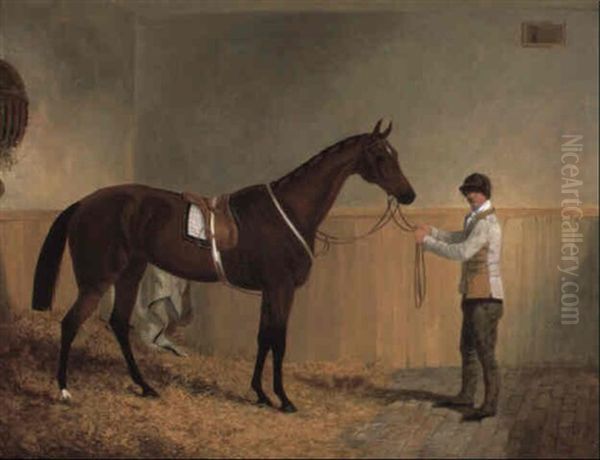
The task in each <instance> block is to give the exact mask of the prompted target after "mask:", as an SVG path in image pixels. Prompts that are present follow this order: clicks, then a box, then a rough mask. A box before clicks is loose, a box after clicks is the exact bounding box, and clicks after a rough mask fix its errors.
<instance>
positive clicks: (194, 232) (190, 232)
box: [185, 204, 208, 240]
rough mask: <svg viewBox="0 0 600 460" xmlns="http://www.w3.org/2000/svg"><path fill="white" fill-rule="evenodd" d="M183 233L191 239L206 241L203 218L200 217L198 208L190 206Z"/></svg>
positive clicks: (200, 212) (193, 205)
mask: <svg viewBox="0 0 600 460" xmlns="http://www.w3.org/2000/svg"><path fill="white" fill-rule="evenodd" d="M185 231H186V235H187V236H191V237H192V238H197V239H201V240H207V239H208V236H207V232H206V222H205V221H204V216H203V215H202V211H200V208H199V207H198V206H196V205H195V204H191V205H190V210H189V212H188V218H187V225H186V230H185Z"/></svg>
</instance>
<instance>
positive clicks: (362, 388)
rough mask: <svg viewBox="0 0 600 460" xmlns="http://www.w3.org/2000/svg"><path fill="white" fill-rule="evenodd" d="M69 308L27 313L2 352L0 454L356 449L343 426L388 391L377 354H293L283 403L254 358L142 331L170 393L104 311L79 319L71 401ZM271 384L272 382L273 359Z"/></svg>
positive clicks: (369, 412)
mask: <svg viewBox="0 0 600 460" xmlns="http://www.w3.org/2000/svg"><path fill="white" fill-rule="evenodd" d="M59 332H60V322H59V317H57V316H56V315H52V314H48V313H37V312H36V313H31V314H26V315H25V316H23V317H21V318H17V319H16V320H15V323H14V328H13V329H12V338H11V346H10V351H9V352H8V353H6V354H4V355H2V356H0V456H3V457H7V456H20V457H22V456H44V457H48V456H55V457H68V456H86V457H89V456H94V457H97V456H102V457H108V456H152V457H157V456H168V457H180V456H181V457H183V456H187V457H189V456H194V457H215V456H218V457H274V456H277V457H282V456H284V457H323V456H327V457H332V456H335V457H338V456H344V457H351V456H354V455H355V454H356V455H358V452H354V450H353V448H352V447H351V446H349V445H347V444H345V443H344V442H343V441H342V439H343V436H342V435H343V433H346V432H348V430H352V427H353V426H357V425H359V424H361V423H364V422H366V421H368V420H370V419H371V418H372V417H374V416H375V415H376V414H377V412H378V411H379V410H380V409H381V408H382V407H383V406H385V405H386V403H389V400H388V398H387V397H386V394H387V390H386V387H385V385H386V382H389V381H390V379H389V378H388V376H387V375H386V373H385V372H384V371H383V370H382V369H381V368H380V367H378V366H374V367H366V366H363V365H361V364H353V363H346V364H337V363H336V364H331V363H305V364H295V363H286V364H285V365H284V378H285V379H284V381H285V384H286V390H287V392H288V395H289V396H290V398H291V399H292V401H294V403H295V404H296V405H297V406H298V408H299V412H298V413H296V414H291V415H288V414H283V413H280V412H279V411H277V410H274V409H270V408H261V407H258V406H256V405H255V404H254V399H255V396H254V393H253V392H252V391H251V390H250V388H249V383H250V378H251V375H252V371H253V363H252V362H249V361H245V360H241V359H224V358H217V357H211V356H201V355H199V354H195V353H192V354H191V356H190V357H188V358H178V357H176V356H174V355H171V354H169V353H161V352H156V351H153V350H151V349H148V348H147V347H145V346H144V345H142V344H140V343H138V342H136V341H135V339H134V334H131V336H132V341H133V347H134V353H135V355H136V358H137V361H138V364H139V365H140V368H141V370H142V374H143V375H144V376H145V377H146V380H147V381H148V382H149V383H150V384H151V385H153V386H154V388H155V389H156V390H157V391H158V392H159V393H160V395H161V396H160V398H159V399H147V398H142V397H140V396H139V390H138V388H137V387H135V386H134V385H133V384H132V382H131V380H130V378H129V374H128V373H127V371H126V367H125V362H124V360H123V358H122V356H121V353H120V350H119V348H118V345H117V342H116V340H115V338H114V336H113V335H112V333H111V332H110V331H109V330H107V329H106V326H105V324H104V323H102V322H101V321H99V320H97V319H90V320H89V321H88V322H87V323H86V324H85V325H84V326H83V328H82V330H81V331H80V333H79V335H78V337H77V339H76V341H75V343H74V346H73V349H72V352H71V359H70V367H69V371H70V373H69V389H70V391H71V393H72V394H73V401H72V402H71V403H70V404H64V403H60V402H59V401H58V390H57V387H56V381H55V378H54V375H55V373H56V363H57V357H58V346H59V339H60V333H59ZM268 363H269V364H268V365H267V366H266V368H265V375H264V386H265V389H266V390H268V393H269V394H270V395H271V396H272V397H273V398H274V401H277V402H278V400H277V399H276V397H275V396H274V395H273V393H272V391H271V387H272V384H271V378H272V373H271V367H270V359H269V360H268Z"/></svg>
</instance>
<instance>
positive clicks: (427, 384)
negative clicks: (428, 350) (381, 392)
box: [344, 367, 599, 458]
mask: <svg viewBox="0 0 600 460" xmlns="http://www.w3.org/2000/svg"><path fill="white" fill-rule="evenodd" d="M459 388H460V368H435V369H406V370H402V371H399V372H397V373H396V374H395V376H394V384H393V389H392V394H393V399H395V401H394V402H392V403H391V404H389V405H388V406H387V407H386V408H385V410H384V411H382V412H381V413H380V414H379V415H378V416H377V417H376V418H375V419H373V420H372V421H370V422H369V423H366V424H364V425H362V426H360V427H357V428H355V429H353V430H352V432H348V433H346V434H345V435H344V441H345V442H347V443H348V444H349V445H351V446H353V447H355V448H358V449H359V451H360V452H361V456H362V457H377V458H399V457H400V458H402V457H404V458H412V457H426V458H432V457H478V458H489V457H493V458H498V457H513V458H516V457H534V458H540V457H544V458H552V457H555V458H560V457H562V458H565V457H571V458H573V457H576V458H598V456H599V447H598V437H599V433H598V423H599V422H598V371H597V370H591V369H583V368H569V367H528V368H518V369H516V368H514V369H513V368H510V369H506V368H505V369H502V387H501V388H502V390H501V396H500V404H499V407H498V414H497V415H496V417H492V418H486V419H484V420H482V421H481V422H463V421H462V413H461V412H460V411H457V410H454V409H446V408H434V407H432V403H433V402H434V401H435V400H436V399H438V398H440V397H442V396H446V395H451V394H455V393H456V392H457V391H458V390H459ZM482 398H483V381H482V379H481V376H480V385H479V388H478V390H477V399H476V401H477V403H480V402H481V400H482Z"/></svg>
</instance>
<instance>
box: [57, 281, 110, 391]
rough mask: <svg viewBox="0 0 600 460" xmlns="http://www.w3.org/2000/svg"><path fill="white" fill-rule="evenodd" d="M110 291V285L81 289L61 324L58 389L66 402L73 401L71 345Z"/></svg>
mask: <svg viewBox="0 0 600 460" xmlns="http://www.w3.org/2000/svg"><path fill="white" fill-rule="evenodd" d="M106 289H108V285H106V286H103V287H102V288H100V289H95V290H91V289H80V290H79V295H78V296H77V300H76V301H75V303H74V304H73V306H72V307H71V309H70V310H69V311H68V313H67V314H66V315H65V317H64V318H63V320H62V323H61V334H62V335H61V344H60V358H59V363H58V373H57V380H58V388H59V389H60V397H61V399H62V400H64V401H68V400H70V399H71V395H70V393H69V392H68V391H67V363H68V360H69V351H70V350H71V344H72V343H73V340H74V339H75V336H76V335H77V331H78V330H79V327H80V326H81V325H82V324H83V323H84V321H85V320H86V319H88V318H89V317H90V315H91V314H92V312H93V311H94V310H95V309H96V307H97V306H98V302H99V300H100V298H101V297H102V294H103V293H104V292H105V291H106Z"/></svg>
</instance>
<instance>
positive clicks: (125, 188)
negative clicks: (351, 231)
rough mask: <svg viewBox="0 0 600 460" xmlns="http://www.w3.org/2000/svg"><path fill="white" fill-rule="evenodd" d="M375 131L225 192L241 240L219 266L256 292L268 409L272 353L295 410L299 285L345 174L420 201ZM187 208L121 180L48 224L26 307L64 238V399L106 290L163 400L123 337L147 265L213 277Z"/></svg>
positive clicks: (49, 292)
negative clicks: (287, 366)
mask: <svg viewBox="0 0 600 460" xmlns="http://www.w3.org/2000/svg"><path fill="white" fill-rule="evenodd" d="M380 128H381V120H379V122H378V123H377V124H376V126H375V128H374V129H373V131H372V132H370V133H366V134H359V135H355V136H351V137H348V138H347V139H344V140H342V141H340V142H338V143H336V144H334V145H332V146H330V147H329V148H327V149H325V150H323V151H322V152H320V153H319V154H318V155H316V156H314V157H312V158H311V159H310V160H308V161H306V162H305V163H303V164H302V165H301V166H299V167H298V168H296V169H295V170H293V171H292V172H291V173H289V174H287V175H285V176H283V177H281V178H280V179H278V180H275V181H273V182H271V183H270V184H266V185H265V184H262V185H253V186H249V187H246V188H243V189H240V190H238V191H235V192H234V193H232V194H231V195H230V206H231V210H232V213H233V214H234V216H235V218H236V222H237V224H238V228H239V240H238V244H237V246H236V247H235V248H233V249H230V250H225V251H223V252H222V254H221V256H222V257H221V259H222V260H221V263H222V266H223V268H224V270H225V272H226V273H227V278H228V280H229V282H230V283H231V284H233V285H234V286H237V287H240V288H244V289H250V290H256V291H260V292H261V293H262V303H261V309H260V326H259V331H258V352H257V356H256V363H255V367H254V374H253V377H252V382H251V386H252V389H253V390H254V391H255V393H256V395H257V397H258V401H257V402H258V404H261V405H268V406H272V403H271V401H270V400H269V398H268V397H267V395H266V394H265V393H264V391H263V388H262V372H263V366H264V363H265V359H266V357H267V354H268V352H269V351H272V357H273V389H274V392H275V394H276V395H277V396H278V397H279V399H280V402H281V406H280V410H281V411H283V412H295V411H296V407H295V406H294V404H293V403H292V402H291V401H290V399H289V398H288V396H287V395H286V392H285V390H284V388H283V377H282V365H283V358H284V354H285V348H286V335H287V324H288V317H289V314H290V309H291V307H292V303H293V299H294V292H295V290H296V289H297V288H298V287H299V286H302V285H303V284H304V283H305V282H306V280H307V278H308V274H309V272H310V269H311V265H312V261H313V257H312V252H313V250H314V244H315V235H316V232H317V229H318V227H319V224H320V223H321V222H322V221H323V219H324V218H325V216H326V215H327V213H328V211H329V210H330V208H331V207H332V205H333V203H334V201H335V199H336V197H337V195H338V193H339V191H340V189H341V187H342V185H343V184H344V182H345V180H346V179H347V178H348V177H349V176H350V175H352V174H359V175H360V176H361V177H362V178H363V179H364V180H365V181H367V182H370V183H374V184H377V185H378V186H379V187H380V188H382V189H383V190H384V191H385V192H386V193H387V194H388V196H390V195H391V196H392V197H393V198H395V199H396V200H397V201H398V202H399V203H402V204H410V203H412V202H413V201H414V199H415V193H414V191H413V189H412V187H411V185H410V183H409V182H408V180H407V179H406V177H405V176H404V174H403V173H402V170H401V169H400V165H399V162H398V153H397V152H396V150H395V149H394V148H393V147H392V146H391V144H390V143H389V142H388V140H387V137H388V135H389V134H390V131H391V129H392V124H391V123H390V124H389V126H388V127H387V128H386V130H385V131H383V132H381V131H380ZM271 193H272V196H271ZM186 206H187V202H186V201H185V200H183V199H182V195H181V194H180V193H175V192H171V191H168V190H161V189H156V188H152V187H148V186H145V185H140V184H126V185H117V186H112V187H106V188H102V189H99V190H97V191H96V192H94V193H91V194H90V195H87V196H85V197H84V198H82V199H81V200H79V201H77V202H75V203H73V204H72V205H70V206H69V207H68V208H67V209H65V210H64V211H63V212H62V213H61V214H60V215H59V216H58V217H57V218H56V220H55V221H54V222H53V224H52V226H51V227H50V230H49V232H48V234H47V236H46V239H45V241H44V243H43V246H42V249H41V251H40V254H39V258H38V262H37V266H36V270H35V278H34V287H33V296H32V308H33V309H35V310H49V309H50V307H51V304H52V300H53V296H54V290H55V284H56V279H57V275H58V271H59V268H60V264H61V259H62V254H63V252H64V248H65V244H66V241H67V239H68V241H69V249H70V252H71V259H72V264H73V271H74V274H75V279H76V282H77V287H78V295H77V299H76V300H75V303H74V304H73V306H72V307H71V308H70V310H69V311H68V312H67V314H66V315H65V317H64V318H63V320H62V323H61V348H60V357H59V365H58V372H57V381H58V387H59V390H60V397H61V399H63V400H69V399H71V394H70V393H69V392H68V390H67V362H68V357H69V350H70V348H71V344H72V342H73V340H74V338H75V335H76V334H77V331H78V329H79V327H80V326H81V325H82V323H83V322H84V321H85V320H86V319H87V318H89V317H90V315H91V314H92V312H93V311H94V310H95V309H96V308H97V306H98V302H99V300H100V298H101V297H102V296H103V294H104V293H105V292H106V291H107V290H108V288H109V287H110V286H112V285H114V286H115V300H114V309H113V312H112V315H111V318H110V321H109V323H110V326H111V328H112V330H113V332H114V334H115V336H116V338H117V341H118V343H119V345H120V348H121V351H122V353H123V356H124V358H125V361H126V362H127V366H128V368H129V373H130V376H131V378H132V380H133V382H134V383H135V384H137V385H139V386H140V387H141V390H142V395H143V396H154V397H157V396H158V393H157V392H156V391H155V390H154V389H153V388H152V387H151V386H150V385H149V384H148V383H147V382H146V381H145V380H144V378H143V377H142V375H141V373H140V371H139V369H138V366H137V364H136V362H135V359H134V357H133V353H132V351H131V346H130V342H129V319H130V316H131V313H132V310H133V307H134V304H135V300H136V296H137V292H138V285H139V283H140V280H141V278H142V275H143V273H144V271H145V269H146V266H147V264H148V263H151V264H154V265H156V266H157V267H159V268H161V269H163V270H166V271H167V272H170V273H172V274H173V275H175V276H178V277H181V278H185V279H189V280H194V281H201V282H216V281H218V280H219V276H218V273H217V269H216V267H215V264H214V260H213V257H212V256H211V251H210V249H207V248H205V247H201V246H199V245H197V244H195V243H193V242H191V241H189V240H187V239H185V238H183V236H182V226H183V219H184V215H185V213H186ZM278 211H279V212H278ZM286 220H287V221H288V222H287V223H286ZM298 233H299V234H298ZM302 240H303V241H302ZM301 243H303V244H301Z"/></svg>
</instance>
